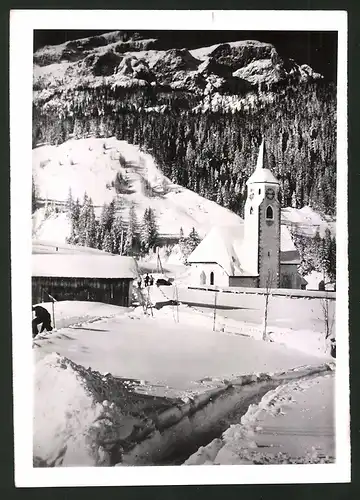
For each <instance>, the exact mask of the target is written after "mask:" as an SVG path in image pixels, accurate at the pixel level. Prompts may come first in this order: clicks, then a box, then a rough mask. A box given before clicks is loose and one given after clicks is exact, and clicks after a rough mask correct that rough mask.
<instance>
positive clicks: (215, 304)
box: [213, 290, 217, 332]
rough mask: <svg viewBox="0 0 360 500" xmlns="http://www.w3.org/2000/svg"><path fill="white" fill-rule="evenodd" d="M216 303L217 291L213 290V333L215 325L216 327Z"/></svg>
mask: <svg viewBox="0 0 360 500" xmlns="http://www.w3.org/2000/svg"><path fill="white" fill-rule="evenodd" d="M216 303H217V290H215V298H214V323H213V332H214V331H215V325H216Z"/></svg>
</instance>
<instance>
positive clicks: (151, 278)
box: [149, 276, 154, 286]
mask: <svg viewBox="0 0 360 500" xmlns="http://www.w3.org/2000/svg"><path fill="white" fill-rule="evenodd" d="M149 283H150V286H153V284H154V278H153V276H150V278H149Z"/></svg>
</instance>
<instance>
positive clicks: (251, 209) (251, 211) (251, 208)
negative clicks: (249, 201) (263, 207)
mask: <svg viewBox="0 0 360 500" xmlns="http://www.w3.org/2000/svg"><path fill="white" fill-rule="evenodd" d="M253 211H254V209H253V207H250V215H251V214H252V213H253Z"/></svg>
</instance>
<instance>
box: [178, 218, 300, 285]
mask: <svg viewBox="0 0 360 500" xmlns="http://www.w3.org/2000/svg"><path fill="white" fill-rule="evenodd" d="M246 251H249V249H248V248H247V247H246V245H244V224H243V223H241V224H237V225H236V226H222V227H213V228H212V229H211V230H210V232H209V233H208V234H207V235H206V236H205V238H204V239H203V240H202V241H201V242H200V243H199V245H198V246H197V247H196V248H195V250H194V251H193V252H192V253H191V255H190V256H189V257H188V259H187V260H188V262H189V263H190V264H195V263H216V264H218V265H219V266H221V267H222V268H223V269H224V271H225V272H226V273H227V275H228V276H253V273H250V272H249V271H248V270H247V269H245V268H244V267H243V264H242V263H243V262H245V256H244V254H245V252H246ZM280 263H281V264H300V258H299V253H298V251H297V250H296V248H295V245H294V243H293V241H292V238H291V234H290V231H289V229H288V228H287V227H286V226H285V225H282V226H281V236H280Z"/></svg>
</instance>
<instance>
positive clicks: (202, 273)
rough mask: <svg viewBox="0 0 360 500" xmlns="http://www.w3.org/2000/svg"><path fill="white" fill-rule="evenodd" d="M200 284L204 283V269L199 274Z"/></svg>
mask: <svg viewBox="0 0 360 500" xmlns="http://www.w3.org/2000/svg"><path fill="white" fill-rule="evenodd" d="M200 285H206V274H205V273H204V271H201V274H200Z"/></svg>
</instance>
